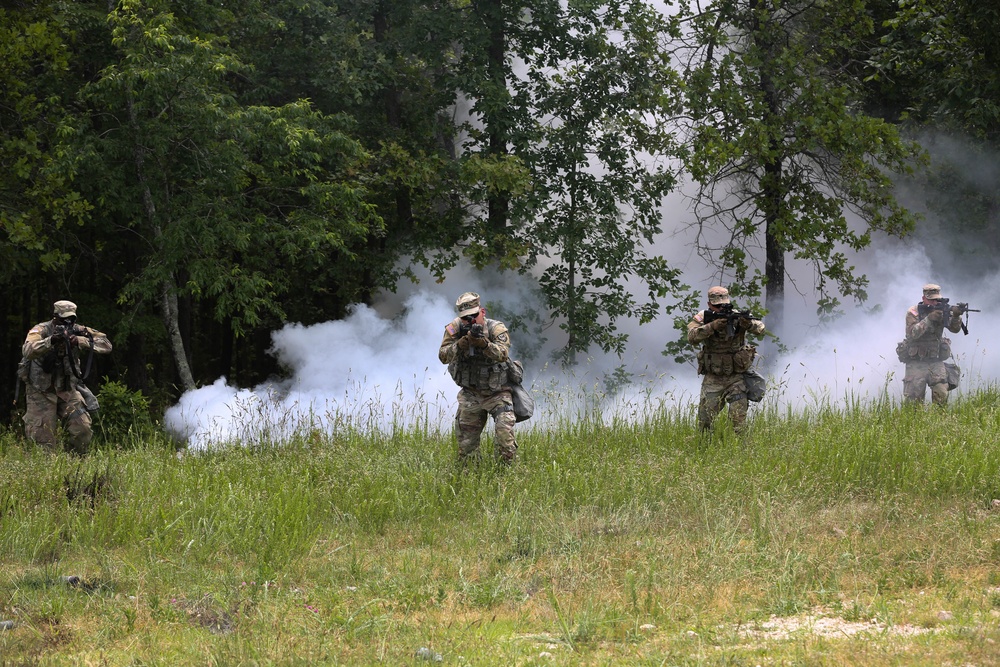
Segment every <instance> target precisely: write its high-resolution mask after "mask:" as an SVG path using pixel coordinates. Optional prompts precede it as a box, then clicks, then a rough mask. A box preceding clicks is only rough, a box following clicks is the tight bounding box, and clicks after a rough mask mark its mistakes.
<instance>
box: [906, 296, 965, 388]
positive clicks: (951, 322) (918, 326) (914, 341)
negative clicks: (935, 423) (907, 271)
mask: <svg viewBox="0 0 1000 667" xmlns="http://www.w3.org/2000/svg"><path fill="white" fill-rule="evenodd" d="M946 314H947V315H948V321H947V324H946V323H945V315H946ZM962 314H963V309H962V307H961V306H951V307H950V308H949V307H948V305H947V301H942V299H941V287H940V286H939V285H934V284H931V283H928V284H927V285H924V295H923V298H922V299H921V300H920V303H918V304H917V305H915V306H913V307H912V308H910V309H909V310H907V311H906V338H905V340H903V342H902V343H901V344H900V345H901V348H902V349H901V352H900V358H901V360H902V361H903V362H904V363H905V364H906V375H904V376H903V398H904V400H905V401H907V402H910V403H923V402H924V396H925V394H926V390H927V387H928V386H929V387H930V388H931V401H932V402H933V403H934V404H935V405H946V404H947V403H948V371H947V369H946V368H945V366H944V362H945V360H946V359H948V357H950V356H951V340H950V339H949V338H948V337H947V336H945V335H944V329H945V327H947V328H948V331H950V332H952V333H958V332H959V331H960V330H961V329H962Z"/></svg>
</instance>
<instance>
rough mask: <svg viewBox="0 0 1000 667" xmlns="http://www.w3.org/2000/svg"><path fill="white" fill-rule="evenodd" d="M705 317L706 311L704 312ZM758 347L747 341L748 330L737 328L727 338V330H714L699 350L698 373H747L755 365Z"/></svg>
mask: <svg viewBox="0 0 1000 667" xmlns="http://www.w3.org/2000/svg"><path fill="white" fill-rule="evenodd" d="M702 317H703V318H704V313H702ZM756 354H757V348H756V347H754V346H753V345H747V343H746V331H743V330H737V331H736V333H735V335H734V336H733V337H732V338H726V330H725V329H723V330H722V331H716V332H713V333H712V335H711V336H709V337H708V338H706V339H705V342H704V343H702V346H701V350H699V352H698V374H699V375H706V374H708V373H711V374H712V375H736V374H738V373H745V372H747V371H748V370H750V366H752V365H753V359H754V356H755V355H756Z"/></svg>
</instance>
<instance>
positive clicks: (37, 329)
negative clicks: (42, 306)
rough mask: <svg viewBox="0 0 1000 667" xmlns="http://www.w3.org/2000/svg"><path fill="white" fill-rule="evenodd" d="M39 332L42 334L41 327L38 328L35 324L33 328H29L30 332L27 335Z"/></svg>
mask: <svg viewBox="0 0 1000 667" xmlns="http://www.w3.org/2000/svg"><path fill="white" fill-rule="evenodd" d="M41 332H42V327H40V326H39V325H37V324H36V325H35V326H33V327H31V331H29V332H28V333H29V334H33V333H41Z"/></svg>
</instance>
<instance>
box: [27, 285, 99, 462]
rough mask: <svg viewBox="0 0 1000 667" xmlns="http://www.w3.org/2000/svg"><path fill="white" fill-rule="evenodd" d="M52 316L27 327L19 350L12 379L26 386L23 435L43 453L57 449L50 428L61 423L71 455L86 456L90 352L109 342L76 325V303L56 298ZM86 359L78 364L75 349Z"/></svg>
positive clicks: (92, 402) (93, 402)
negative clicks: (28, 328)
mask: <svg viewBox="0 0 1000 667" xmlns="http://www.w3.org/2000/svg"><path fill="white" fill-rule="evenodd" d="M52 310H53V317H52V319H51V320H50V321H48V322H41V323H39V324H36V325H35V326H34V327H32V329H31V331H29V332H28V336H27V338H26V339H25V341H24V345H23V346H22V348H21V354H22V355H23V358H22V359H21V364H20V366H19V367H18V377H20V379H21V380H23V381H24V383H25V387H26V394H25V401H26V403H27V409H26V410H25V413H24V432H25V435H26V436H27V437H28V438H29V439H31V440H33V441H35V442H37V443H38V444H40V445H42V446H43V447H45V448H46V449H48V450H49V451H52V452H55V451H57V439H56V429H57V426H58V423H59V422H60V421H61V422H62V424H63V426H65V428H66V431H67V433H68V434H69V442H70V446H71V447H72V449H73V451H74V452H76V453H77V454H86V453H87V448H88V446H89V445H90V440H91V438H92V437H93V431H92V430H91V427H90V411H92V410H96V409H97V399H96V398H95V397H94V395H93V394H92V393H91V392H90V389H88V388H87V385H86V384H84V382H83V381H84V379H86V377H87V374H88V373H89V372H90V364H91V362H92V361H93V354H94V353H95V352H96V353H97V354H107V353H109V352H111V341H109V340H108V337H107V336H106V335H104V334H103V333H101V332H100V331H97V330H95V329H90V328H87V327H84V326H80V325H78V324H77V323H76V304H75V303H73V302H72V301H56V302H55V303H54V304H53V307H52ZM81 350H87V361H86V362H84V365H83V366H81V364H80V357H81V354H80V351H81Z"/></svg>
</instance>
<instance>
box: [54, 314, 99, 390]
mask: <svg viewBox="0 0 1000 667" xmlns="http://www.w3.org/2000/svg"><path fill="white" fill-rule="evenodd" d="M73 337H76V338H87V339H88V340H90V346H89V351H88V352H87V364H86V367H84V368H80V367H79V366H78V365H77V362H76V360H75V359H74V357H73V354H72V349H73V348H72V345H71V344H70V340H71V339H72V338H73ZM53 353H54V354H53ZM49 354H50V355H52V356H51V357H48V356H47V357H46V358H45V359H43V361H42V366H43V368H44V367H45V365H46V364H48V366H50V368H46V369H45V370H46V372H49V373H51V372H52V369H51V367H54V366H55V360H56V357H57V356H65V357H66V358H68V359H69V367H70V370H71V371H73V375H75V376H76V377H77V378H78V379H80V380H86V379H87V376H88V375H90V368H91V364H92V363H93V362H94V336H93V334H91V333H90V331H88V330H87V329H86V328H85V327H78V326H76V323H75V322H74V323H73V324H57V325H55V326H54V327H53V328H52V352H50V353H49Z"/></svg>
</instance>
